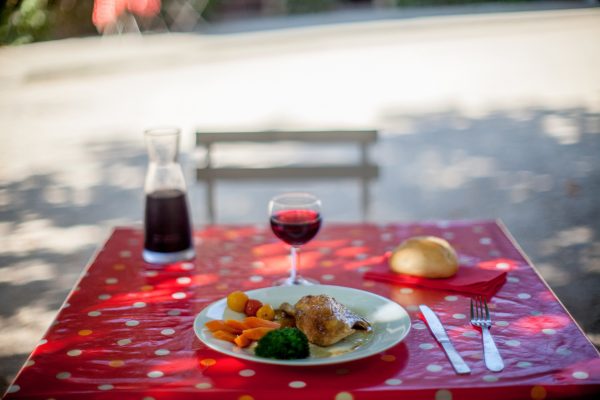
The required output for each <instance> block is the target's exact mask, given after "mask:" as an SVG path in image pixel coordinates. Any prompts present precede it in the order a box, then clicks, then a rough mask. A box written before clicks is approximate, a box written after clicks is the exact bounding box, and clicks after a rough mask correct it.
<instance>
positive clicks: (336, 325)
mask: <svg viewBox="0 0 600 400" xmlns="http://www.w3.org/2000/svg"><path fill="white" fill-rule="evenodd" d="M280 308H281V309H282V310H284V311H285V312H286V313H288V314H290V315H292V316H294V317H295V319H296V327H297V328H298V329H300V330H301V331H302V332H304V334H305V335H306V337H307V338H308V341H309V342H311V343H314V344H316V345H318V346H330V345H332V344H334V343H337V342H339V341H340V340H342V339H343V338H345V337H347V336H350V335H351V334H353V333H354V332H355V331H356V330H370V329H371V325H370V324H369V322H368V321H367V320H365V319H364V318H362V317H360V316H358V315H356V314H355V313H353V312H352V311H350V310H349V309H348V308H346V306H344V305H343V304H341V303H339V302H338V301H337V300H335V299H334V298H333V297H331V296H327V295H324V294H322V295H318V296H312V295H309V296H304V297H302V298H301V299H300V300H299V301H298V302H297V303H296V305H295V306H294V307H292V306H291V305H289V304H287V303H284V304H282V305H281V307H280Z"/></svg>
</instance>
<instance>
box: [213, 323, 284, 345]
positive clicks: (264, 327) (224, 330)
mask: <svg viewBox="0 0 600 400" xmlns="http://www.w3.org/2000/svg"><path fill="white" fill-rule="evenodd" d="M204 326H206V328H207V329H208V330H209V331H211V332H212V335H213V336H214V337H215V338H216V339H219V340H225V341H228V342H232V343H235V344H236V345H237V346H238V347H247V346H249V345H250V344H252V342H253V341H256V340H259V339H261V338H262V337H263V336H265V335H266V334H267V333H269V332H270V331H272V330H274V329H279V328H280V327H281V325H279V324H278V323H277V322H273V321H267V320H264V319H260V318H257V317H246V318H244V320H243V321H238V320H235V319H228V320H225V321H223V320H220V319H215V320H212V321H208V322H206V323H205V324H204Z"/></svg>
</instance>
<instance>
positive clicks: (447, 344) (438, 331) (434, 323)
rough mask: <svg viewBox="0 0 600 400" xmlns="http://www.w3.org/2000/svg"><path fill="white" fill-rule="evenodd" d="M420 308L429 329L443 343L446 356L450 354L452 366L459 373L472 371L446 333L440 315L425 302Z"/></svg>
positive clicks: (449, 358)
mask: <svg viewBox="0 0 600 400" xmlns="http://www.w3.org/2000/svg"><path fill="white" fill-rule="evenodd" d="M419 310H421V313H423V316H424V317H425V321H427V325H428V326H429V330H430V331H431V333H432V334H433V336H434V337H435V339H436V340H437V341H438V342H439V343H440V344H441V345H442V348H443V349H444V352H445V353H446V356H448V360H450V364H452V368H454V370H455V371H456V373H457V374H461V375H462V374H469V373H471V369H470V368H469V366H468V365H467V363H465V360H463V359H462V357H461V356H460V354H458V352H457V351H456V349H455V348H454V346H453V345H452V342H451V341H450V338H449V337H448V334H447V333H446V329H444V325H442V322H441V321H440V319H439V318H438V316H437V315H436V314H435V313H434V312H433V310H431V308H429V307H427V306H426V305H424V304H421V305H420V306H419Z"/></svg>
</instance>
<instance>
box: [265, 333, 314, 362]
mask: <svg viewBox="0 0 600 400" xmlns="http://www.w3.org/2000/svg"><path fill="white" fill-rule="evenodd" d="M254 354H256V355H257V356H259V357H265V358H276V359H278V360H294V359H298V358H307V357H308V356H309V355H310V352H309V349H308V339H307V338H306V335H305V334H304V333H303V332H302V331H301V330H300V329H298V328H281V329H275V330H273V331H271V332H269V333H267V334H266V335H265V336H263V337H262V339H260V340H259V341H258V345H257V346H256V349H255V350H254Z"/></svg>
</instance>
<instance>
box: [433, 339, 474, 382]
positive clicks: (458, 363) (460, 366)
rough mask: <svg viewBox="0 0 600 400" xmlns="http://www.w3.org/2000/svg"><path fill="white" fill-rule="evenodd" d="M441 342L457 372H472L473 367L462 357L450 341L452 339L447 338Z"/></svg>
mask: <svg viewBox="0 0 600 400" xmlns="http://www.w3.org/2000/svg"><path fill="white" fill-rule="evenodd" d="M440 343H441V344H442V347H443V348H444V351H445V352H446V355H447V356H448V359H449V360H450V364H452V368H454V370H455V371H456V373H457V374H461V375H462V374H470V373H471V369H470V368H469V366H468V365H467V363H466V362H465V360H463V359H462V357H461V356H460V354H458V352H457V351H456V349H455V348H454V346H452V343H450V341H445V340H444V341H443V342H440Z"/></svg>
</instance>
